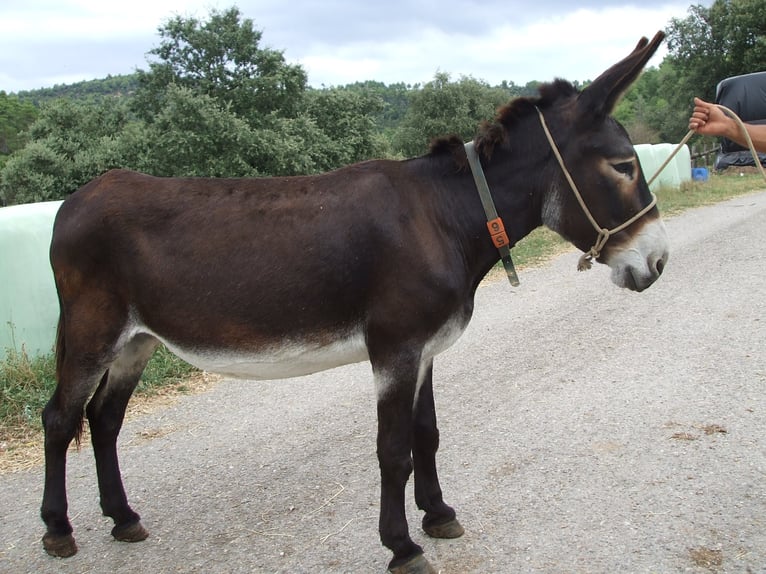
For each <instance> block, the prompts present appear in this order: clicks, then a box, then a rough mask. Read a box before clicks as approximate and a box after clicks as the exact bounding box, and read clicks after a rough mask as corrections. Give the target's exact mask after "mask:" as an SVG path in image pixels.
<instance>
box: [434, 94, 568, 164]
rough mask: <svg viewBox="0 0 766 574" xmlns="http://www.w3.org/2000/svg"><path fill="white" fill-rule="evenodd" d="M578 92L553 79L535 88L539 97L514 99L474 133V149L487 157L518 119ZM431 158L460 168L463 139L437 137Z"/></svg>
mask: <svg viewBox="0 0 766 574" xmlns="http://www.w3.org/2000/svg"><path fill="white" fill-rule="evenodd" d="M578 93H579V92H578V91H577V88H575V87H574V86H573V85H572V84H571V83H570V82H568V81H566V80H560V79H557V80H554V81H553V82H550V83H545V84H542V85H541V86H540V87H539V88H538V94H539V95H538V96H535V97H519V98H514V99H513V100H511V101H510V102H508V103H507V104H505V105H504V106H502V107H501V108H499V109H498V111H497V114H496V116H495V119H494V120H493V121H485V122H483V123H482V124H481V125H480V126H479V129H478V131H477V133H476V137H475V141H476V149H477V150H479V152H480V153H482V154H484V155H486V156H487V157H489V156H490V155H491V154H492V150H493V149H494V148H495V146H498V145H502V144H503V143H504V142H505V141H506V139H507V138H508V132H509V130H510V129H511V128H512V127H513V125H514V124H515V123H517V122H518V121H519V120H520V119H521V118H523V117H526V116H527V115H529V114H531V113H533V112H534V110H535V108H540V109H546V108H549V107H551V106H552V105H553V104H554V103H555V102H557V101H558V100H561V99H567V98H571V97H573V96H576V95H577V94H578ZM430 154H431V155H434V156H435V155H447V154H450V155H452V156H453V158H455V161H456V162H457V163H458V165H459V166H460V167H463V166H465V163H466V162H465V154H464V153H463V140H461V139H460V138H459V137H458V136H456V135H449V136H444V137H439V138H436V139H434V140H433V141H432V142H431V147H430Z"/></svg>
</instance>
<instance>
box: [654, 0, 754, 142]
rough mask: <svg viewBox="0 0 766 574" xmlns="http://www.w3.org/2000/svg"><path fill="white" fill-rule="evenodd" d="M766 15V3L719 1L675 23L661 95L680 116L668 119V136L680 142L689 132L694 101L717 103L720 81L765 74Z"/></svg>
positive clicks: (670, 29)
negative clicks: (751, 74)
mask: <svg viewBox="0 0 766 574" xmlns="http://www.w3.org/2000/svg"><path fill="white" fill-rule="evenodd" d="M765 13H766V1H765V0H715V2H713V4H712V5H711V6H710V7H709V8H708V7H705V6H703V5H699V4H697V5H693V6H690V7H689V15H688V16H687V17H686V18H685V19H678V18H674V19H673V20H671V23H670V25H669V26H668V28H667V29H666V32H667V42H668V55H667V56H666V58H665V60H664V61H663V63H662V65H661V66H660V69H661V70H662V69H663V68H666V66H667V69H666V71H665V77H664V78H663V82H662V83H663V85H662V90H663V92H665V93H666V94H667V95H668V101H669V103H670V106H671V108H673V109H676V110H680V111H679V113H677V114H676V117H675V118H669V120H670V121H672V122H673V126H672V127H671V128H670V130H669V131H671V132H672V133H673V134H674V135H675V136H676V137H677V138H678V139H680V137H681V136H682V135H683V134H684V133H685V132H686V121H687V120H688V117H689V112H690V110H691V106H692V101H693V98H694V96H699V97H702V98H705V99H708V100H713V99H714V98H715V89H716V86H717V85H718V82H720V81H721V80H723V79H725V78H727V77H730V76H737V75H740V74H748V73H750V72H757V71H761V70H763V69H766V18H764V14H765ZM679 134H680V135H679Z"/></svg>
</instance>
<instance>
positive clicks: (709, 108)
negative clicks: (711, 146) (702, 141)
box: [689, 98, 736, 139]
mask: <svg viewBox="0 0 766 574" xmlns="http://www.w3.org/2000/svg"><path fill="white" fill-rule="evenodd" d="M689 129H690V130H694V131H695V132H696V133H698V134H700V135H703V136H723V137H727V138H729V139H731V134H732V132H734V133H735V134H736V125H735V123H734V120H732V119H731V118H730V117H728V116H727V115H726V114H724V113H723V111H722V110H721V108H719V107H718V106H716V105H715V104H711V103H708V102H706V101H704V100H701V99H699V98H694V111H693V112H692V115H691V117H690V118H689Z"/></svg>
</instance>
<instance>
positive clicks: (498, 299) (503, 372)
mask: <svg viewBox="0 0 766 574" xmlns="http://www.w3.org/2000/svg"><path fill="white" fill-rule="evenodd" d="M667 227H668V232H669V235H670V239H671V257H670V262H669V264H668V266H667V268H666V270H665V274H664V275H663V277H662V278H661V279H660V280H659V281H658V282H657V283H656V284H655V285H654V286H653V287H652V288H650V289H649V290H648V291H645V292H644V293H640V294H636V293H632V292H628V291H625V290H621V289H618V288H616V287H614V286H613V285H612V284H611V283H610V282H609V279H608V275H609V271H608V269H606V268H605V267H604V266H598V267H595V268H594V269H593V270H591V271H590V272H587V273H577V272H576V271H575V267H576V260H577V254H576V253H574V252H570V253H566V254H564V255H563V256H561V257H559V258H557V259H556V260H554V261H553V262H552V263H551V264H549V265H546V266H545V267H543V268H539V269H535V270H529V271H526V272H522V273H521V281H522V285H521V287H520V288H518V289H512V288H511V287H510V286H509V285H508V284H507V282H505V281H504V280H502V281H500V280H498V281H494V282H489V283H488V284H487V285H485V286H483V287H481V288H480V289H479V292H478V294H477V301H476V313H475V316H474V319H473V321H472V323H471V326H470V327H469V329H468V331H467V332H466V333H465V335H464V336H463V338H462V339H461V340H460V341H458V343H457V344H456V345H455V346H454V347H453V348H452V349H450V350H449V351H447V352H446V353H445V354H444V355H442V356H441V357H439V358H437V361H436V363H435V374H434V385H435V389H436V391H435V393H436V401H437V409H438V413H439V421H440V428H441V431H442V448H441V451H440V453H439V463H440V469H441V477H442V486H443V489H444V491H445V498H446V500H447V501H448V502H450V503H451V504H453V505H454V506H455V507H456V509H457V511H458V517H459V518H460V520H461V522H462V523H463V525H464V526H465V528H466V534H465V535H464V536H463V537H462V538H460V539H457V540H431V539H429V538H428V537H427V536H426V535H425V534H423V533H422V531H420V529H419V528H418V525H419V521H420V517H419V513H418V512H417V510H416V508H415V505H414V502H412V503H411V505H410V507H409V509H408V512H409V516H410V523H411V526H412V530H413V532H414V538H415V540H416V541H418V542H420V543H421V544H422V545H423V546H424V548H425V551H426V555H427V557H428V558H429V560H430V561H431V562H432V563H433V564H434V566H435V567H437V568H438V569H439V570H440V571H441V572H443V573H461V574H462V573H503V574H505V573H597V574H600V573H604V574H607V573H608V574H613V573H675V572H692V573H701V574H707V573H710V572H721V573H723V572H732V573H761V574H762V573H766V349H765V344H766V282H765V281H764V279H766V271H765V269H766V252H765V251H764V246H766V192H764V193H759V194H754V195H749V196H746V197H742V198H738V199H735V200H732V201H728V202H726V203H723V204H720V205H717V206H714V207H707V208H702V209H697V210H693V211H690V212H687V213H686V214H684V215H683V216H680V217H677V218H672V219H670V220H668V221H667ZM121 455H122V458H121V462H122V467H123V473H124V477H125V483H126V488H127V491H128V494H129V498H130V500H131V502H132V504H133V507H134V508H135V509H136V510H137V511H138V512H139V513H140V514H141V515H142V518H143V523H144V525H145V526H146V527H147V528H148V529H149V531H150V532H151V535H150V537H149V539H147V540H146V541H145V542H142V543H138V544H125V543H119V542H114V541H113V540H112V539H111V536H110V535H109V531H110V528H111V523H110V521H109V520H108V519H105V518H103V517H102V516H100V512H99V508H98V492H97V486H96V476H95V470H94V464H93V459H92V454H91V452H90V449H89V448H83V450H82V452H79V453H76V452H73V453H72V454H71V455H70V458H69V474H68V485H69V495H70V499H69V501H70V516H71V517H72V521H73V524H74V528H75V537H76V538H77V542H78V545H79V547H80V552H79V553H78V554H77V555H76V556H75V557H73V558H69V559H66V560H60V559H53V558H50V557H48V556H47V555H45V553H44V552H43V550H42V546H41V543H40V538H41V536H42V534H43V524H42V522H41V521H40V519H39V516H38V508H39V504H40V497H41V492H42V469H41V468H35V469H33V470H30V471H24V472H19V473H14V474H6V475H4V476H0V517H1V523H0V571H2V572H3V573H6V572H8V573H14V574H15V573H35V574H42V573H54V572H56V573H58V572H64V573H86V572H87V573H91V572H92V573H101V572H104V573H109V574H118V573H126V574H135V573H137V572H141V573H152V574H153V573H176V572H182V573H205V574H208V573H272V572H279V573H320V572H321V573H340V572H349V573H382V572H383V571H384V570H385V565H386V564H387V561H388V559H389V553H388V551H387V550H386V549H385V548H383V547H382V546H381V545H380V543H379V541H378V534H377V512H378V491H379V487H378V468H377V460H376V458H375V398H374V393H373V386H372V379H371V373H370V368H369V365H367V364H359V365H352V366H349V367H344V368H341V369H336V370H333V371H330V372H325V373H320V374H317V375H313V376H309V377H303V378H299V379H292V380H289V381H263V382H247V381H224V382H222V383H220V384H217V385H215V386H214V387H213V388H212V389H211V390H209V391H207V392H204V393H202V394H198V395H194V396H185V397H182V398H180V399H179V400H178V402H177V403H175V404H173V405H171V406H169V407H167V408H163V409H160V410H158V411H156V412H153V413H151V414H147V415H143V416H139V417H137V418H135V419H133V420H131V421H130V422H128V423H126V425H125V427H124V428H123V432H122V435H121ZM410 493H411V489H410ZM411 498H412V497H410V499H411Z"/></svg>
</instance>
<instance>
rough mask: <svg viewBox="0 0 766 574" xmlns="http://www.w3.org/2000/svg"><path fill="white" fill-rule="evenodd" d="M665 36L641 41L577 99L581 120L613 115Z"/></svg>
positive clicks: (662, 34)
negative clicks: (613, 111)
mask: <svg viewBox="0 0 766 574" xmlns="http://www.w3.org/2000/svg"><path fill="white" fill-rule="evenodd" d="M664 39H665V33H664V32H662V31H660V32H657V34H655V35H654V38H652V41H651V42H650V41H649V40H647V39H646V38H641V39H640V40H639V41H638V44H637V45H636V47H635V48H634V49H633V51H632V52H631V53H630V54H629V55H628V56H627V57H626V58H625V59H623V60H622V61H620V62H618V63H616V64H615V65H614V66H612V67H611V68H609V69H608V70H607V71H606V72H604V73H603V74H601V75H600V76H599V77H598V78H596V79H595V80H594V81H593V82H592V83H591V84H590V85H589V86H588V87H587V88H585V89H584V90H583V91H582V93H581V94H580V95H579V97H578V98H577V107H578V109H579V111H580V114H581V116H580V117H581V118H584V119H585V118H587V119H588V121H591V120H593V119H600V118H603V117H606V116H608V115H609V114H610V113H612V110H613V109H614V107H615V106H616V105H617V102H618V101H619V99H620V97H621V96H622V94H623V93H625V90H627V89H628V88H629V87H630V85H631V84H632V83H633V82H634V81H635V80H636V78H638V76H639V74H640V73H641V70H643V69H644V66H645V65H646V63H647V62H648V61H649V59H650V58H651V57H652V56H653V55H654V53H655V52H656V51H657V48H659V47H660V44H661V43H662V41H663V40H664Z"/></svg>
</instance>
